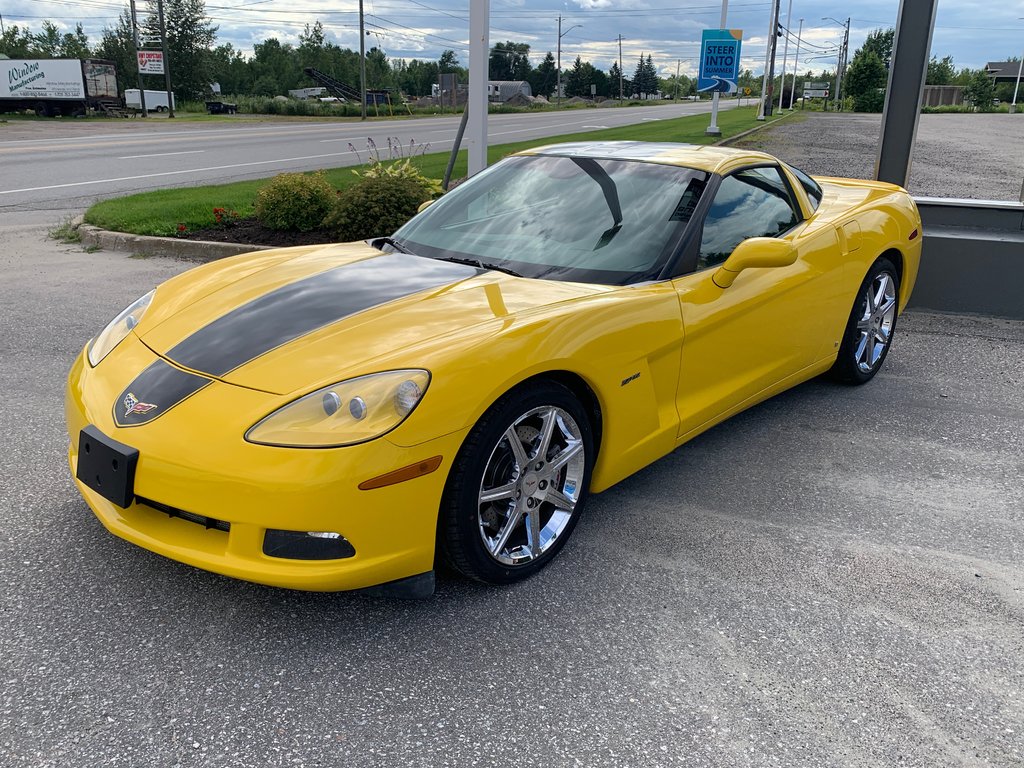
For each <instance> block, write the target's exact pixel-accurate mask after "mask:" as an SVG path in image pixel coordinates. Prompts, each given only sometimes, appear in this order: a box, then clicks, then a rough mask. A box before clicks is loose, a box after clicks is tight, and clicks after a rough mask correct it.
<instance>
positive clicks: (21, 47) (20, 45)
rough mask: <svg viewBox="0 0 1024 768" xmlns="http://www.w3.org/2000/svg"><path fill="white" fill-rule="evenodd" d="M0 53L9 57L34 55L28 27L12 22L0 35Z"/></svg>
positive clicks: (20, 57) (21, 57) (19, 57)
mask: <svg viewBox="0 0 1024 768" xmlns="http://www.w3.org/2000/svg"><path fill="white" fill-rule="evenodd" d="M0 53H2V54H4V55H6V56H7V57H9V58H11V59H29V58H32V57H33V56H35V49H34V48H33V39H32V33H31V32H29V30H28V27H19V26H18V25H17V24H14V25H12V26H10V27H7V28H6V29H5V30H4V33H3V34H2V35H0Z"/></svg>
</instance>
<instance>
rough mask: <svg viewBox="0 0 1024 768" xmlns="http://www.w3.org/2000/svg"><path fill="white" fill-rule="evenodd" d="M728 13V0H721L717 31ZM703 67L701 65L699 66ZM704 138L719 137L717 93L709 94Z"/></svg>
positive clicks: (720, 130)
mask: <svg viewBox="0 0 1024 768" xmlns="http://www.w3.org/2000/svg"><path fill="white" fill-rule="evenodd" d="M728 11H729V0H722V18H721V22H720V23H719V25H718V28H719V29H725V15H726V13H728ZM701 66H703V64H701ZM704 135H705V136H721V135H722V129H721V128H719V127H718V91H715V92H714V93H713V94H711V125H709V126H708V127H707V128H705V129H704Z"/></svg>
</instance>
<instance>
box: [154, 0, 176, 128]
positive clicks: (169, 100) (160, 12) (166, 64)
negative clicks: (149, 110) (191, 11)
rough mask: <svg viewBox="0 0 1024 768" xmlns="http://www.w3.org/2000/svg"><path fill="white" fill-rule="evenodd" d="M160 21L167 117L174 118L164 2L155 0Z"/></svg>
mask: <svg viewBox="0 0 1024 768" xmlns="http://www.w3.org/2000/svg"><path fill="white" fill-rule="evenodd" d="M156 9H157V14H158V18H159V20H160V50H162V51H163V54H164V85H165V86H166V87H167V116H168V117H174V94H173V93H172V92H171V57H170V56H168V55H167V25H166V24H164V0H157V3H156Z"/></svg>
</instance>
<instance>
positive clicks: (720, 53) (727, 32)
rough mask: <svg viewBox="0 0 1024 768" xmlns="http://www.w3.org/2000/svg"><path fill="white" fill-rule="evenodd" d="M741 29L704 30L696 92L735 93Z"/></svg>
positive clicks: (701, 40) (701, 39) (741, 36)
mask: <svg viewBox="0 0 1024 768" xmlns="http://www.w3.org/2000/svg"><path fill="white" fill-rule="evenodd" d="M742 39H743V30H742V29H705V30H704V31H703V32H702V33H701V36H700V69H699V70H698V73H697V90H698V91H703V92H708V93H710V92H713V91H719V92H721V93H736V90H737V83H736V81H737V80H738V79H739V75H740V42H741V41H742Z"/></svg>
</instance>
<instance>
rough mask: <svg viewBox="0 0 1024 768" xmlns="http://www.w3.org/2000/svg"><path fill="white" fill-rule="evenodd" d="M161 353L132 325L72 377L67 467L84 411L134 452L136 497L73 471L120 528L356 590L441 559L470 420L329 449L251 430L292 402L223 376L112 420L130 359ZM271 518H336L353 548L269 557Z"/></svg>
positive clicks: (236, 571)
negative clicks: (421, 464)
mask: <svg viewBox="0 0 1024 768" xmlns="http://www.w3.org/2000/svg"><path fill="white" fill-rule="evenodd" d="M115 355H116V357H115ZM111 358H114V359H111ZM153 359H155V358H154V356H153V354H152V352H150V350H148V349H147V348H146V347H145V345H143V344H142V343H141V342H140V341H138V340H137V339H136V338H135V337H134V336H129V337H128V338H127V339H125V340H124V341H123V342H122V343H121V344H120V345H119V347H118V349H117V350H115V352H114V353H111V357H110V358H108V359H107V360H104V361H103V363H101V364H100V365H99V366H98V367H97V368H95V369H94V368H91V367H89V365H88V364H87V363H86V362H85V361H84V355H81V356H79V358H78V360H76V361H75V364H74V366H73V367H72V369H71V372H70V374H69V377H68V387H67V395H66V401H65V410H66V416H67V425H68V433H69V436H70V438H71V446H70V449H69V454H68V461H69V464H70V466H71V473H72V477H74V476H75V474H76V470H77V465H78V435H79V432H80V430H81V429H83V428H84V427H85V426H86V425H88V424H93V425H94V426H95V427H97V428H98V429H99V430H100V431H101V432H102V433H103V434H105V435H107V436H108V437H111V438H114V439H115V440H118V441H120V442H122V443H125V444H127V445H129V446H131V447H133V448H136V449H138V451H139V459H138V465H137V468H136V473H135V485H134V492H135V495H136V497H137V498H136V500H135V501H134V502H133V503H131V504H130V505H129V506H128V508H126V509H122V508H121V507H119V506H117V505H115V504H113V503H111V502H109V501H107V500H106V499H105V498H103V497H102V496H101V495H99V494H98V493H96V492H95V491H93V490H92V489H90V488H88V487H87V486H85V485H84V484H83V483H81V482H80V481H78V480H77V479H76V481H75V482H76V484H77V485H78V489H79V491H80V493H81V494H82V497H83V498H84V499H85V501H86V503H87V504H88V505H89V507H90V508H91V509H92V510H93V512H94V513H95V514H96V516H97V517H98V518H99V519H100V522H102V523H103V525H104V526H105V527H106V528H107V530H109V531H110V532H111V533H113V534H115V535H117V536H120V537H121V538H123V539H126V540H128V541H131V542H132V543H134V544H137V545H139V546H140V547H143V548H145V549H148V550H151V551H153V552H156V553H158V554H161V555H164V556H165V557H169V558H171V559H173V560H178V561H180V562H183V563H187V564H189V565H193V566H196V567H198V568H203V569H205V570H208V571H212V572H215V573H220V574H223V575H225V576H231V577H234V578H239V579H244V580H247V581H253V582H257V583H260V584H267V585H270V586H276V587H286V588H290V589H303V590H316V591H337V590H350V589H361V588H365V587H370V586H374V585H379V584H384V583H387V582H392V581H396V580H399V579H404V578H407V577H410V576H415V575H418V574H423V573H426V572H428V571H430V570H431V569H432V568H433V563H434V542H435V536H436V526H437V512H438V506H439V503H440V499H441V495H442V492H443V490H444V483H445V479H446V478H447V475H448V470H449V469H450V467H451V462H452V460H453V459H454V456H455V454H456V453H457V451H458V448H459V446H460V445H461V443H462V440H463V438H464V437H465V434H466V432H467V430H459V431H457V432H454V433H451V434H448V435H445V436H444V437H441V438H437V439H435V440H431V441H428V442H425V443H421V444H419V445H416V446H413V447H402V446H399V445H396V444H395V443H393V442H391V441H389V440H388V439H387V438H378V439H376V440H373V441H370V442H368V443H364V444H362V445H357V446H350V447H346V448H333V449H296V448H278V447H271V446H260V445H254V444H251V443H247V442H245V440H244V439H243V434H244V433H245V430H246V429H247V428H248V427H249V426H250V425H251V424H253V423H255V422H256V421H257V420H258V419H259V418H260V417H261V416H262V415H265V414H266V413H269V412H270V411H272V410H274V409H275V408H276V407H278V406H279V405H281V404H283V401H282V398H280V397H278V396H276V395H269V394H267V393H264V392H258V391H255V390H248V389H243V388H240V387H235V386H232V385H229V384H224V383H222V382H213V383H212V384H211V385H209V386H207V387H205V388H204V389H202V390H201V391H199V392H197V393H196V394H195V395H193V396H192V397H190V398H188V399H187V400H186V401H184V402H183V403H181V404H180V405H178V406H176V407H174V408H172V409H171V410H169V411H167V412H166V413H164V414H163V415H162V416H160V417H159V418H157V419H155V420H153V421H152V422H150V423H148V424H145V425H142V426H138V427H128V428H120V427H117V426H116V425H115V424H114V420H113V414H112V403H114V401H115V399H116V398H117V397H118V395H119V393H120V392H121V390H122V388H123V387H124V382H125V380H126V379H127V378H128V377H127V376H126V375H125V372H132V371H138V370H142V368H143V367H144V366H145V365H148V363H149V362H151V361H152V360H153ZM128 380H130V379H128ZM438 455H440V456H442V457H443V460H442V462H441V465H440V467H438V469H437V470H436V471H434V472H432V473H431V474H428V475H425V476H422V477H418V478H416V479H413V480H409V481H406V482H402V483H398V484H396V485H390V486H386V487H383V488H377V489H374V490H370V491H362V490H359V488H358V485H359V483H361V482H363V481H365V480H368V479H370V478H373V477H377V476H379V475H383V474H385V473H388V472H391V471H393V470H395V469H398V468H400V467H404V466H408V465H410V464H413V463H415V462H418V461H422V460H424V459H427V458H429V457H431V456H438ZM139 499H148V500H152V501H153V502H156V505H154V506H150V505H148V504H146V503H140V501H139ZM164 505H166V506H167V507H172V508H176V509H178V510H182V511H185V512H187V513H189V514H190V515H192V516H202V517H206V518H211V519H213V520H216V521H223V522H225V523H227V524H228V526H227V527H229V530H227V531H224V530H220V529H219V528H221V527H225V526H219V527H207V526H206V525H203V524H200V523H197V522H195V521H194V520H189V519H183V518H181V517H177V516H169V515H168V514H166V513H165V512H162V511H160V510H159V509H157V508H155V507H158V506H164ZM267 529H280V530H289V531H291V530H294V531H336V532H338V533H340V534H341V535H342V536H344V537H345V538H346V539H347V540H348V541H349V542H350V543H351V544H352V546H353V548H354V549H355V555H353V556H351V557H347V558H344V559H338V560H292V559H285V558H280V557H271V556H268V555H266V554H264V552H263V544H264V537H265V534H266V531H267Z"/></svg>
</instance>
